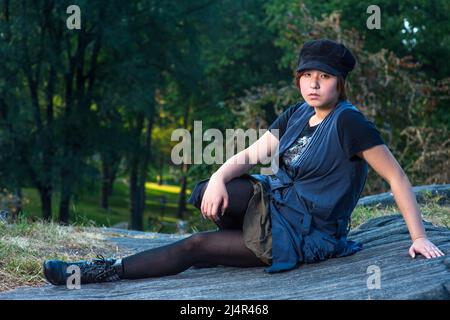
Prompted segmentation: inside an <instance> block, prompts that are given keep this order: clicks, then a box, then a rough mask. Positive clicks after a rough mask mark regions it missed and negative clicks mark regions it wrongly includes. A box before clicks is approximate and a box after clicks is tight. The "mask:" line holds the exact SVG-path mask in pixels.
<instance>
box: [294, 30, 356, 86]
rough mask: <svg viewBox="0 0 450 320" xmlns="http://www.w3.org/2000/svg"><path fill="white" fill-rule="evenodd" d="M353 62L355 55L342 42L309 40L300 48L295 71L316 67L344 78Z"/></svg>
mask: <svg viewBox="0 0 450 320" xmlns="http://www.w3.org/2000/svg"><path fill="white" fill-rule="evenodd" d="M355 64H356V59H355V57H354V56H353V54H352V53H351V52H350V50H349V49H347V48H346V47H345V46H344V45H343V44H342V43H339V42H336V41H333V40H329V39H319V40H310V41H307V42H305V43H304V45H303V48H302V49H301V50H300V54H299V58H298V65H297V70H296V71H303V70H308V69H316V70H321V71H324V72H326V73H329V74H332V75H334V76H342V77H343V78H344V79H345V78H346V77H347V74H348V73H349V72H350V71H352V70H353V68H354V67H355Z"/></svg>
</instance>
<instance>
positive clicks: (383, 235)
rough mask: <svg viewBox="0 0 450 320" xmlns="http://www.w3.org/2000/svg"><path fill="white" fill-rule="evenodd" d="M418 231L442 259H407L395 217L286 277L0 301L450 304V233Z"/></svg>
mask: <svg viewBox="0 0 450 320" xmlns="http://www.w3.org/2000/svg"><path fill="white" fill-rule="evenodd" d="M372 197H374V196H372ZM366 198H367V197H366ZM361 200H362V199H361ZM368 203H369V202H368ZM371 203H372V204H373V202H371ZM424 225H425V229H426V231H427V235H428V236H429V238H430V240H431V241H433V243H434V244H436V245H437V246H438V247H439V248H440V249H441V250H442V251H443V252H444V253H445V254H446V255H445V256H443V257H440V258H434V259H426V258H424V257H423V256H421V255H418V256H416V258H415V259H412V258H411V257H410V256H409V255H408V249H409V247H410V245H411V240H410V237H409V233H408V230H407V228H406V225H405V223H404V220H403V218H402V216H400V215H392V216H384V217H379V218H373V219H371V220H369V221H367V222H366V223H364V224H363V225H361V226H360V227H359V228H357V229H355V230H352V231H351V232H350V234H349V238H350V239H352V240H355V241H359V242H361V243H363V250H362V251H360V252H358V253H356V254H354V255H352V256H348V257H343V258H334V259H330V260H327V261H323V262H320V263H315V264H304V265H301V266H300V267H299V268H298V269H295V270H291V271H288V272H283V273H278V274H267V273H265V272H264V271H263V270H264V268H233V267H223V266H219V267H216V268H201V269H198V268H197V269H196V268H190V269H188V270H186V271H184V272H182V273H180V274H177V275H173V276H167V277H161V278H148V279H141V280H122V281H118V282H110V283H102V284H89V285H82V286H81V289H80V290H76V289H75V290H69V289H67V288H66V287H65V286H62V287H56V286H52V285H49V284H47V285H44V286H42V287H34V288H33V287H22V288H18V289H16V290H13V291H9V292H4V293H1V294H0V299H38V300H40V299H42V300H47V299H48V300H66V299H67V300H76V299H83V300H88V299H121V300H124V299H160V300H173V299H176V300H202V299H212V300H221V299H237V300H240V299H249V300H260V299H267V300H271V299H314V300H315V299H358V300H365V299H447V300H450V230H449V229H448V228H444V227H437V226H433V225H432V224H431V223H429V222H426V221H424ZM99 232H103V233H105V235H106V236H107V237H108V239H109V241H112V242H113V243H116V244H117V245H118V246H119V247H121V248H122V249H123V250H126V251H128V252H138V251H142V250H146V249H150V248H154V247H157V246H162V245H166V244H169V243H172V242H174V241H177V240H180V239H182V238H184V237H185V236H188V235H184V236H183V235H169V234H158V233H148V232H137V231H128V230H122V229H113V228H103V229H99ZM377 275H379V288H373V287H374V286H375V287H376V285H377V284H378V282H377V280H376V276H377Z"/></svg>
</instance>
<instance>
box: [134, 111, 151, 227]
mask: <svg viewBox="0 0 450 320" xmlns="http://www.w3.org/2000/svg"><path fill="white" fill-rule="evenodd" d="M152 130H153V114H150V115H149V116H148V118H147V130H146V133H145V147H144V159H143V160H142V163H141V170H140V176H139V187H138V188H139V191H138V192H139V215H140V217H142V218H143V217H144V210H145V198H146V197H145V183H146V182H147V169H148V164H149V162H150V157H151V143H152ZM141 220H142V219H141Z"/></svg>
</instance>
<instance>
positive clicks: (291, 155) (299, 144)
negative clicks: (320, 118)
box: [282, 125, 317, 177]
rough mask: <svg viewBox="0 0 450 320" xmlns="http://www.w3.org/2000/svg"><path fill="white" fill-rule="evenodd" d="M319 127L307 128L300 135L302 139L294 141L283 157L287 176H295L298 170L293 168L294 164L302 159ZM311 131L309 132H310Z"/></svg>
mask: <svg viewBox="0 0 450 320" xmlns="http://www.w3.org/2000/svg"><path fill="white" fill-rule="evenodd" d="M316 127H317V126H314V127H310V126H309V125H308V126H307V128H306V130H304V132H302V134H300V137H299V138H298V139H297V140H296V141H294V143H293V144H292V146H290V147H289V148H288V149H287V150H286V151H285V152H284V153H283V156H282V162H283V166H284V169H285V170H286V172H287V174H288V175H289V176H291V177H294V176H295V173H296V169H295V168H294V167H293V166H292V164H293V163H295V161H296V160H297V159H298V158H299V157H300V155H301V154H302V152H303V151H304V150H305V147H306V146H307V145H308V143H309V141H310V140H311V137H312V134H313V132H314V130H315V128H316ZM308 129H309V130H308Z"/></svg>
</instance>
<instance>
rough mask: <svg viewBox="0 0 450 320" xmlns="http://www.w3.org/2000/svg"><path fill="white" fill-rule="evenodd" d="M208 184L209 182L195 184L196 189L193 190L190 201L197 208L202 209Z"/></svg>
mask: <svg viewBox="0 0 450 320" xmlns="http://www.w3.org/2000/svg"><path fill="white" fill-rule="evenodd" d="M207 186H208V182H201V183H198V184H196V185H195V187H194V191H193V192H192V195H191V198H190V199H189V203H192V204H193V205H194V206H195V207H196V208H197V209H200V206H201V204H202V199H203V194H204V193H205V189H206V187H207Z"/></svg>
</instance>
